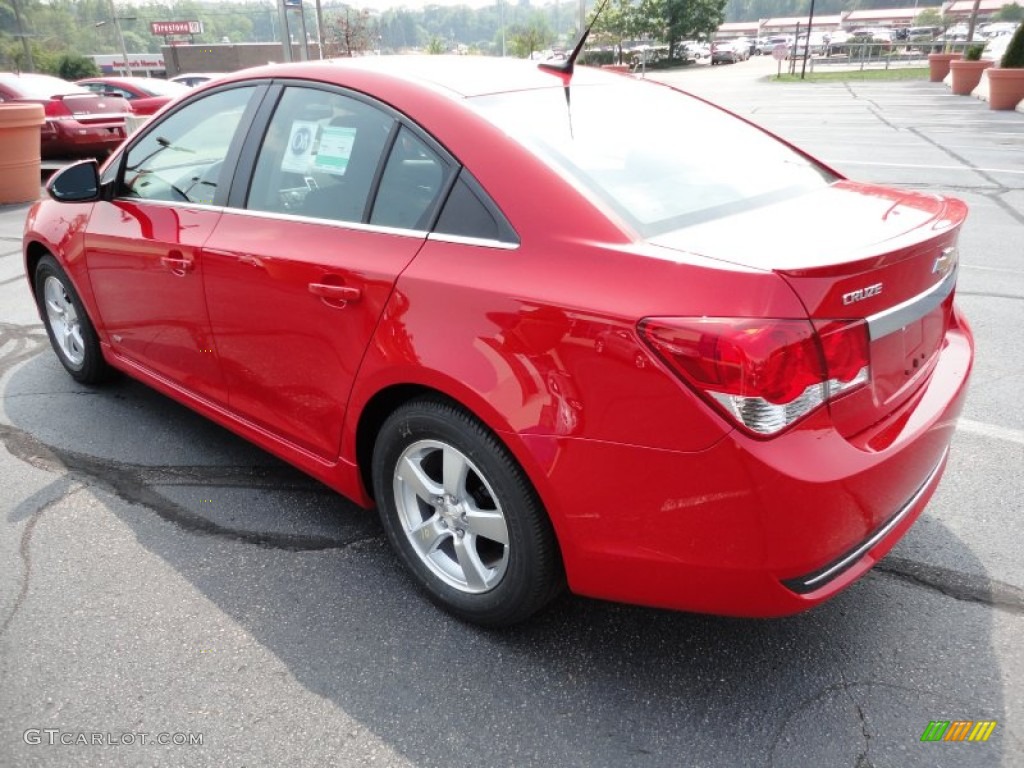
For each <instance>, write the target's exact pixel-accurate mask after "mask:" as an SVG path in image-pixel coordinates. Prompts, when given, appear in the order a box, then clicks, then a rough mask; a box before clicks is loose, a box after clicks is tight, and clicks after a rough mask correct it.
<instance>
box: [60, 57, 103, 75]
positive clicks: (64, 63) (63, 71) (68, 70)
mask: <svg viewBox="0 0 1024 768" xmlns="http://www.w3.org/2000/svg"><path fill="white" fill-rule="evenodd" d="M99 74H100V68H99V67H97V66H96V62H94V61H93V60H92V59H88V58H86V57H85V56H79V55H78V54H74V53H71V54H67V53H66V54H64V55H63V56H61V57H60V59H58V60H57V77H59V78H61V79H62V80H69V81H74V80H81V79H82V78H83V77H99Z"/></svg>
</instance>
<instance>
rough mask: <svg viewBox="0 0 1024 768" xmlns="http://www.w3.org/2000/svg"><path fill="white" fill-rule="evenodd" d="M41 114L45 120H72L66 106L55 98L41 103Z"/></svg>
mask: <svg viewBox="0 0 1024 768" xmlns="http://www.w3.org/2000/svg"><path fill="white" fill-rule="evenodd" d="M43 113H44V114H45V115H46V119H47V120H73V119H74V118H73V116H72V114H71V110H70V109H68V105H67V104H65V103H64V102H63V101H61V100H60V99H57V98H53V99H50V100H49V101H45V102H43Z"/></svg>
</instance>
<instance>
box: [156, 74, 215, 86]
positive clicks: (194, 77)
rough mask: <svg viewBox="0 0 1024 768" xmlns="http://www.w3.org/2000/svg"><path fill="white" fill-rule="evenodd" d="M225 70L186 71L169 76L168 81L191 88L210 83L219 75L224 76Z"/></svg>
mask: <svg viewBox="0 0 1024 768" xmlns="http://www.w3.org/2000/svg"><path fill="white" fill-rule="evenodd" d="M223 74H224V73H223V72H186V73H185V74H182V75H175V76H174V77H171V78H168V82H171V83H179V84H181V85H185V86H188V87H189V88H195V87H196V86H197V85H202V84H203V83H208V82H209V81H210V80H215V79H217V78H218V77H221V76H223Z"/></svg>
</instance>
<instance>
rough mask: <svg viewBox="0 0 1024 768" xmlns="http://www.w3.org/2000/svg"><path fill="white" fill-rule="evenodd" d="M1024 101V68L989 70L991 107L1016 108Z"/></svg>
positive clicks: (989, 100) (989, 104)
mask: <svg viewBox="0 0 1024 768" xmlns="http://www.w3.org/2000/svg"><path fill="white" fill-rule="evenodd" d="M1022 101H1024V69H1003V68H1002V67H998V68H994V69H990V70H989V71H988V106H989V108H990V109H1015V108H1016V107H1017V105H1018V104H1020V102H1022Z"/></svg>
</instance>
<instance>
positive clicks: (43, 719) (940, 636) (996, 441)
mask: <svg viewBox="0 0 1024 768" xmlns="http://www.w3.org/2000/svg"><path fill="white" fill-rule="evenodd" d="M773 71H774V64H773V63H772V62H771V61H770V60H767V59H765V60H760V61H759V60H756V59H752V60H751V61H750V62H745V63H742V64H737V65H733V66H722V67H714V68H711V67H707V66H702V67H694V68H690V69H687V70H682V71H678V72H670V73H663V74H658V75H656V77H658V78H659V79H663V80H666V81H668V82H671V83H673V84H675V85H678V86H680V87H682V88H684V89H688V90H691V91H693V92H694V93H697V94H699V95H702V96H705V97H707V98H710V99H712V100H715V101H718V102H719V103H722V104H724V105H725V106H728V107H730V108H732V109H733V110H734V111H736V112H737V113H739V114H741V115H743V116H745V117H749V118H751V119H753V120H755V121H757V122H759V123H761V124H763V125H765V126H766V127H768V128H769V129H771V130H773V131H775V132H776V133H778V134H780V135H781V136H783V137H784V138H786V139H789V140H791V141H792V142H794V143H796V144H798V145H799V146H802V147H804V148H806V149H808V150H810V151H811V152H812V153H813V154H815V155H816V156H818V157H819V158H821V159H822V160H824V161H825V162H827V163H829V164H831V165H832V166H833V167H835V168H836V169H837V170H839V171H841V172H843V173H845V174H847V175H849V176H852V177H855V178H858V179H861V180H869V181H877V182H880V183H885V184H890V185H896V186H902V187H908V188H912V189H920V190H927V191H932V192H941V193H949V194H953V195H956V196H959V197H961V198H963V199H964V200H966V201H967V202H968V203H969V205H970V206H971V216H970V219H969V220H968V222H967V224H966V225H965V228H964V230H963V234H962V237H961V260H962V270H961V274H960V283H959V289H958V296H959V301H960V303H961V305H962V306H963V308H964V310H965V312H966V313H967V315H968V317H969V319H970V320H971V322H972V324H973V327H974V330H975V334H976V337H977V343H978V352H977V362H976V368H975V374H974V379H973V382H972V390H971V395H970V398H969V401H968V404H967V407H966V409H965V412H964V415H963V419H962V421H961V423H960V425H959V428H958V432H957V437H956V439H955V442H954V445H953V451H952V455H951V459H950V463H949V467H948V469H947V472H946V476H945V479H944V480H943V483H942V485H941V486H940V489H939V491H938V492H937V494H936V496H935V497H934V499H933V500H932V502H931V505H930V506H929V508H928V510H927V511H926V513H925V514H924V516H923V517H922V518H921V520H920V521H919V522H918V523H917V524H916V526H915V527H914V528H913V529H912V530H911V532H910V533H909V534H908V536H907V537H906V539H905V540H904V541H902V542H901V543H900V544H899V545H898V547H897V548H896V550H895V551H894V552H893V554H892V555H891V556H890V557H889V558H887V559H886V560H885V561H884V562H883V563H882V564H881V565H880V566H879V567H878V568H876V569H875V571H874V572H872V573H871V574H869V575H868V576H867V577H866V578H864V579H863V580H862V581H861V582H859V583H858V584H856V585H855V586H854V587H852V588H851V589H849V590H847V591H846V592H845V593H843V594H842V595H840V596H839V597H838V598H837V599H835V600H834V601H832V602H831V603H829V604H827V605H825V606H823V607H822V608H819V609H817V610H815V611H813V612H811V613H809V614H805V615H802V616H798V617H793V618H789V619H783V620H774V621H741V620H733V619H720V618H713V617H705V616H696V615H687V614H677V613H668V612H662V611H654V610H646V609H640V608H632V607H626V606H618V605H612V604H606V603H601V602H596V601H590V600H583V599H578V598H565V599H563V600H561V601H560V602H558V603H556V604H555V605H554V606H553V607H552V608H551V609H549V610H547V611H546V612H544V613H543V614H542V615H540V616H538V617H537V618H536V619H535V620H533V621H532V622H530V623H528V624H526V625H523V626H520V627H518V628H516V629H513V630H511V631H503V632H488V631H482V630H479V629H475V628H471V627H467V626H465V625H462V624H460V623H459V622H457V621H454V620H452V619H450V618H448V617H447V616H445V615H444V614H442V613H439V612H438V611H437V610H435V609H434V608H432V607H431V606H430V605H429V604H428V603H426V602H425V601H424V600H422V599H421V598H420V597H419V596H418V595H417V593H416V592H415V590H414V589H413V587H412V586H411V583H410V582H409V581H408V580H407V579H406V578H405V576H404V574H403V573H402V571H401V570H400V568H399V566H398V563H397V562H396V560H395V559H394V558H393V557H392V555H391V554H390V552H389V550H388V548H387V546H386V543H385V541H384V537H383V533H382V531H381V529H380V527H379V525H378V523H377V521H376V519H375V517H374V516H373V515H372V514H367V513H365V512H363V511H361V510H359V509H357V508H355V507H353V506H352V505H350V504H348V503H346V502H345V501H344V500H343V499H340V498H339V497H337V496H335V495H333V494H332V493H330V492H328V491H327V490H326V489H325V488H324V487H323V486H320V485H319V484H317V483H316V482H314V481H312V480H309V479H307V478H306V477H304V476H303V475H301V474H300V473H298V472H296V471H294V470H292V469H290V468H288V467H286V466H284V465H283V464H281V463H280V462H278V461H277V460H275V459H273V458H272V457H270V456H268V455H267V454H264V453H262V452H261V451H259V450H257V449H256V448H253V447H251V446H249V445H248V444H246V443H245V442H243V441H242V440H240V439H238V438H236V437H234V436H233V435H231V434H229V433H227V432H225V431H224V430H222V429H220V428H218V427H216V426H214V425H212V424H210V423H208V422H206V421H204V420H203V419H202V418H200V417H199V416H197V415H194V414H192V413H191V412H189V411H187V410H185V409H184V408H182V407H180V406H178V405H176V404H175V403H173V402H171V401H169V400H167V399H166V398H164V397H162V396H160V395H158V394H156V393H154V392H153V391H151V390H148V389H147V388H145V387H143V386H142V385H139V384H135V383H133V382H131V381H129V380H127V379H123V378H122V379H120V380H118V381H116V382H115V383H113V384H112V385H110V386H107V387H105V388H103V389H97V390H90V389H86V388H84V387H81V386H79V385H77V384H75V383H74V382H73V381H72V380H71V379H70V378H69V377H68V376H67V375H66V374H65V373H64V371H63V369H62V368H61V367H60V365H59V363H58V362H57V360H56V358H55V357H54V356H53V354H52V353H51V352H50V351H49V346H48V343H47V340H46V336H45V333H44V331H43V329H42V325H41V324H40V322H39V318H38V316H37V314H36V313H35V309H34V306H33V305H32V303H31V299H30V296H29V293H28V290H27V288H26V285H25V282H24V278H23V276H22V263H21V257H20V233H21V226H22V222H23V220H24V216H25V212H26V211H27V206H11V207H6V208H0V478H2V481H0V488H2V491H0V765H3V766H7V765H10V766H61V767H62V768H63V767H64V766H68V765H83V766H122V765H123V766H134V765H168V766H171V765H182V766H186V765H187V766H263V765H268V766H276V765H295V766H305V765H318V766H320V765H336V766H366V765H379V766H405V765H410V766H474V768H475V767H476V766H517V767H518V766H673V767H675V766H809V767H814V768H817V767H819V766H821V767H826V766H847V767H852V768H869V767H873V768H882V767H883V766H893V767H894V768H896V767H899V768H902V767H904V766H929V767H932V766H968V767H972V766H1018V765H1024V650H1022V644H1021V638H1022V637H1024V558H1022V557H1021V554H1020V551H1021V547H1020V541H1021V537H1022V531H1024V521H1022V519H1021V518H1022V512H1024V409H1022V408H1021V407H1020V405H1019V393H1020V392H1021V391H1024V362H1022V355H1021V351H1022V344H1021V340H1020V328H1021V327H1022V321H1024V263H1022V256H1021V254H1022V247H1021V243H1022V242H1024V115H1022V114H1019V113H994V112H991V111H989V110H988V108H987V105H985V104H983V103H980V102H978V101H975V100H974V99H971V98H959V97H953V96H951V95H950V94H949V92H948V89H946V88H945V86H943V85H941V84H927V83H920V82H890V83H850V84H794V85H780V84H774V83H769V82H763V81H760V80H758V76H759V75H763V74H767V73H769V72H773ZM652 77H655V75H652ZM636 130H642V126H637V127H636ZM679 136H680V141H681V142H685V141H686V126H685V125H681V126H679ZM834 237H835V239H836V241H837V242H840V241H841V240H842V238H843V237H844V233H843V232H842V231H837V232H835V233H834ZM777 247H780V245H779V244H776V243H765V248H766V249H772V248H777ZM822 247H823V248H828V247H829V243H828V242H827V241H826V242H823V243H822ZM624 482H628V478H626V479H624ZM936 720H941V721H946V720H949V721H956V720H963V721H966V720H970V721H996V723H997V725H996V726H995V729H994V730H993V731H992V735H991V737H990V738H989V740H988V741H987V742H984V743H974V742H964V743H951V742H938V743H922V741H921V736H922V734H923V732H924V731H925V729H926V727H927V726H928V725H929V723H930V722H931V721H936ZM94 734H95V735H98V738H97V736H94ZM161 734H164V735H166V738H165V739H164V740H167V741H171V742H172V743H170V744H157V743H154V742H156V741H157V740H160V735H161ZM197 737H198V738H197ZM200 739H201V742H202V743H201V744H198V743H191V744H190V743H188V742H189V741H190V740H191V741H192V742H196V741H198V740H200ZM62 741H63V742H72V743H70V744H64V743H61V742H62ZM83 741H85V742H86V743H82V742H83ZM93 741H97V742H101V743H92V742H93ZM182 741H184V742H185V743H175V742H182ZM51 742H53V743H51Z"/></svg>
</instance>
